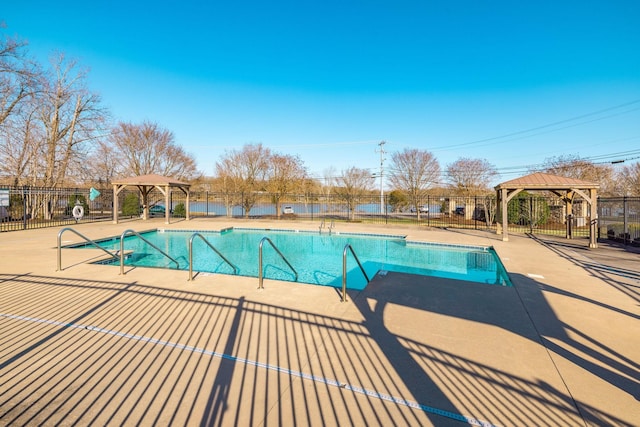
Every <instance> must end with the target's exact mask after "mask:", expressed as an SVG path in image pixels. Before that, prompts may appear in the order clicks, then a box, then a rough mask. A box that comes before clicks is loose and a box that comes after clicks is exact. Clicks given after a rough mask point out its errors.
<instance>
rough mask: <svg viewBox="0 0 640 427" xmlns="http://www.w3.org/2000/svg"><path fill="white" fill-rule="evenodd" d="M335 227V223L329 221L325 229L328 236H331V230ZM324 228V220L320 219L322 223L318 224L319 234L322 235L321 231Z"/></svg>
mask: <svg viewBox="0 0 640 427" xmlns="http://www.w3.org/2000/svg"><path fill="white" fill-rule="evenodd" d="M335 226H336V224H335V222H334V221H333V220H331V223H329V225H328V226H327V229H328V230H329V234H331V230H333V229H334V228H335ZM324 227H325V219H324V218H322V222H321V223H320V227H319V231H320V234H322V229H323V228H324Z"/></svg>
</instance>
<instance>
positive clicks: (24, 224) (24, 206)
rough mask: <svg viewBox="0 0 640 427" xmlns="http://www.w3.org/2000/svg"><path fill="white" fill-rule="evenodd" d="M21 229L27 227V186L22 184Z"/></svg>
mask: <svg viewBox="0 0 640 427" xmlns="http://www.w3.org/2000/svg"><path fill="white" fill-rule="evenodd" d="M22 229H23V230H26V229H27V186H26V185H23V186H22Z"/></svg>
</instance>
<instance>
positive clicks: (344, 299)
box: [342, 243, 371, 302]
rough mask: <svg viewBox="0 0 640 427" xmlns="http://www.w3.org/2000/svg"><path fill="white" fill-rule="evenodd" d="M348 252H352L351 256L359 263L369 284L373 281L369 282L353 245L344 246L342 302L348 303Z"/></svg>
mask: <svg viewBox="0 0 640 427" xmlns="http://www.w3.org/2000/svg"><path fill="white" fill-rule="evenodd" d="M347 251H351V255H353V258H354V259H355V260H356V262H357V263H358V267H360V271H362V274H364V278H365V279H366V280H367V284H368V283H369V282H370V281H371V280H369V276H368V275H367V272H366V271H364V267H363V266H362V264H361V263H360V260H359V259H358V256H357V255H356V253H355V251H354V250H353V248H352V247H351V244H349V243H347V244H346V245H345V246H344V250H343V251H342V302H347Z"/></svg>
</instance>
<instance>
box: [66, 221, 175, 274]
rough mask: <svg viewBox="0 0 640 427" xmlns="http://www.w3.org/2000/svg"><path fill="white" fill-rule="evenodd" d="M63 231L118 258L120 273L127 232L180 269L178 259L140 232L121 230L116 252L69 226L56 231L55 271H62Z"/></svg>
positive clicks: (121, 272) (122, 265)
mask: <svg viewBox="0 0 640 427" xmlns="http://www.w3.org/2000/svg"><path fill="white" fill-rule="evenodd" d="M65 231H71V232H73V233H75V234H76V235H77V236H79V237H81V238H82V239H84V240H85V241H86V242H87V243H89V244H91V245H93V246H95V247H96V248H98V249H100V250H102V251H103V252H105V253H107V254H108V255H109V256H110V257H112V258H114V259H120V274H125V273H124V254H125V252H124V238H125V237H126V236H127V235H129V234H134V235H136V236H137V237H139V238H140V239H141V240H142V241H143V242H145V243H146V244H148V245H149V246H151V247H152V248H154V249H155V250H157V251H158V252H160V253H161V254H162V255H164V256H165V257H167V258H169V259H170V260H171V261H173V262H174V263H175V264H176V268H177V269H180V264H179V263H178V261H176V260H175V259H174V258H173V257H171V256H170V255H169V254H167V253H166V252H164V251H163V250H162V249H160V248H159V247H157V246H156V245H154V244H153V243H151V242H150V241H149V240H147V239H145V238H144V237H142V235H140V233H138V232H137V231H135V230H131V229H129V230H125V231H123V232H122V234H121V235H120V250H119V251H116V252H109V251H108V250H106V249H105V248H103V247H102V246H100V245H99V244H98V243H96V242H95V241H94V240H92V239H90V238H88V237H87V236H85V235H83V234H82V233H80V232H79V231H76V230H74V229H73V228H71V227H65V228H63V229H62V230H60V232H59V233H58V269H57V270H56V271H62V235H63V234H64V232H65Z"/></svg>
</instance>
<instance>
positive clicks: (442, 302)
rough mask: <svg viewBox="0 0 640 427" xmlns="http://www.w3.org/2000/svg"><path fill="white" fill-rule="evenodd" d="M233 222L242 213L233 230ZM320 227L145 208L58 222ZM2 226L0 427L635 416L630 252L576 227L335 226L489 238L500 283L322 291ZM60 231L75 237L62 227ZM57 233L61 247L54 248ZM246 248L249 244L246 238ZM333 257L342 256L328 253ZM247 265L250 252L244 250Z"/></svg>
mask: <svg viewBox="0 0 640 427" xmlns="http://www.w3.org/2000/svg"><path fill="white" fill-rule="evenodd" d="M249 224H250V225H249ZM230 226H239V227H247V226H249V227H255V228H265V229H266V228H271V229H277V228H289V229H290V228H299V229H309V230H317V229H318V225H317V224H315V223H313V222H309V223H300V222H297V223H289V222H288V221H267V220H264V221H263V220H252V221H244V220H225V219H194V220H191V221H181V222H175V223H172V224H170V225H167V224H164V222H163V220H162V219H152V220H149V221H144V222H142V221H140V220H132V221H126V222H121V223H120V224H103V223H93V224H79V225H77V226H74V229H77V230H78V231H79V232H81V233H82V234H84V235H86V236H88V237H90V238H100V237H106V236H113V235H119V234H120V233H122V231H123V230H125V229H128V228H132V229H135V230H136V231H141V230H144V229H149V228H156V227H157V228H171V229H186V230H206V229H213V230H219V229H223V228H227V227H230ZM59 230H60V228H51V229H39V230H27V231H20V232H12V233H2V234H0V301H1V303H0V425H139V424H143V425H150V424H155V425H174V424H175V425H195V424H200V425H224V426H226V425H229V426H232V425H251V426H254V425H293V424H296V425H416V426H417V425H421V426H424V425H437V426H442V425H464V424H470V425H504V426H507V425H514V426H515V425H563V426H564V425H566V426H570V425H576V426H584V425H623V426H624V425H628V426H632V425H637V422H638V420H640V364H639V363H638V360H640V268H639V267H638V265H639V264H640V263H639V262H638V261H639V260H640V255H639V254H637V253H633V252H629V251H628V250H629V248H627V249H626V250H625V249H623V248H618V247H615V246H610V245H609V244H608V243H606V242H605V243H603V244H600V245H599V247H598V248H592V249H589V240H588V239H573V240H565V239H560V238H553V237H544V238H541V237H537V236H534V237H530V236H525V235H514V234H511V235H510V236H509V240H510V241H508V242H503V241H502V238H501V236H499V235H495V234H491V233H486V232H481V231H474V230H451V231H449V230H441V229H432V228H428V227H419V226H382V225H364V224H338V226H337V231H340V232H347V231H351V232H367V233H385V234H389V233H392V234H403V235H407V236H408V238H409V239H411V240H420V241H431V242H447V243H459V244H474V245H484V246H493V247H494V248H495V249H496V251H497V253H498V254H499V256H500V258H501V259H502V262H503V264H504V265H505V267H506V269H507V272H508V273H509V276H510V279H511V281H512V282H513V284H514V286H513V287H499V286H491V285H482V284H474V283H469V282H462V281H456V280H450V279H441V278H434V277H424V276H413V275H407V274H400V273H388V274H387V275H384V276H382V275H376V276H375V277H374V278H373V279H372V281H371V283H370V284H369V285H368V286H367V288H366V289H365V290H363V291H350V292H349V294H348V301H347V302H344V303H343V302H341V301H340V295H339V293H338V292H337V290H336V289H334V288H330V287H323V286H312V285H301V284H296V283H290V282H277V281H270V280H265V289H264V290H258V289H257V287H258V286H257V285H258V281H257V279H256V278H248V277H238V276H227V275H217V274H200V275H198V276H197V277H196V278H195V280H194V281H187V272H186V271H176V270H161V269H145V268H130V269H128V270H127V272H126V274H125V275H119V274H118V273H119V268H118V267H113V266H104V265H96V264H90V263H89V262H90V261H91V260H92V259H96V258H99V257H101V256H102V255H104V253H102V252H101V251H99V250H96V249H84V250H77V249H76V250H63V253H62V266H63V270H62V271H56V237H57V234H58V232H59ZM64 239H65V240H68V241H75V242H79V241H80V239H79V238H78V237H77V236H75V235H72V234H68V235H67V234H65V237H64ZM65 243H70V242H65ZM256 252H257V249H256ZM339 255H340V254H339ZM256 262H257V255H256Z"/></svg>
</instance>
